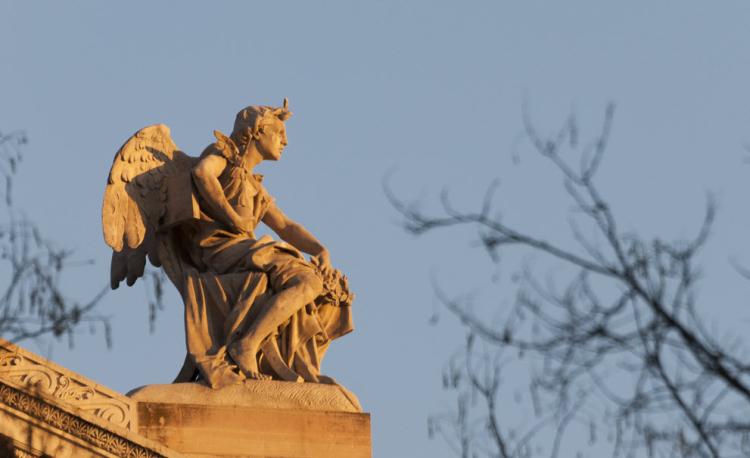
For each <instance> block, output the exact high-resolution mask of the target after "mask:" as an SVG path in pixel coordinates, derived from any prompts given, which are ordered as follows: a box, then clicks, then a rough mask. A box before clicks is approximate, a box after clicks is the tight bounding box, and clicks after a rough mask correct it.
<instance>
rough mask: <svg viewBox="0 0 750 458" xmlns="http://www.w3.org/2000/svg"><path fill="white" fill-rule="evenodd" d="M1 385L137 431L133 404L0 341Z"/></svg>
mask: <svg viewBox="0 0 750 458" xmlns="http://www.w3.org/2000/svg"><path fill="white" fill-rule="evenodd" d="M2 381H8V382H11V383H12V384H13V385H15V386H18V387H21V388H25V389H28V390H30V391H32V392H37V393H42V394H44V395H47V396H52V397H53V398H56V399H58V400H60V401H61V402H62V403H64V404H66V405H70V406H72V407H75V408H77V409H80V410H82V411H84V412H86V413H89V414H92V415H94V416H96V417H99V418H102V419H104V420H106V421H108V422H110V423H113V424H115V425H117V426H121V427H124V428H127V429H129V430H131V431H133V430H136V428H137V425H135V424H134V421H135V420H134V415H133V412H134V411H135V408H134V402H133V401H131V400H130V399H129V398H127V397H125V396H123V395H121V394H119V393H117V392H115V391H112V390H110V389H108V388H105V387H103V386H100V385H97V384H96V383H94V382H92V381H90V380H88V379H86V378H85V377H82V376H80V375H78V374H75V373H73V372H71V371H69V370H67V369H65V368H62V367H60V366H58V365H56V364H54V363H52V362H51V361H48V360H46V359H44V358H42V357H40V356H38V355H35V354H34V353H31V352H28V351H25V350H23V349H22V348H20V347H18V346H16V345H13V344H12V343H10V342H8V341H5V340H2V339H0V382H2Z"/></svg>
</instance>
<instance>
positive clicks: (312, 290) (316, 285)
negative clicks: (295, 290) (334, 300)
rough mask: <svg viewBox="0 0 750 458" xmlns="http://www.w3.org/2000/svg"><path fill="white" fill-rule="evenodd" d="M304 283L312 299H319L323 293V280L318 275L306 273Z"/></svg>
mask: <svg viewBox="0 0 750 458" xmlns="http://www.w3.org/2000/svg"><path fill="white" fill-rule="evenodd" d="M303 284H304V285H305V289H306V292H307V295H308V297H309V298H310V300H311V301H312V300H315V299H317V297H318V296H320V295H321V294H322V293H323V280H321V279H320V277H319V276H317V275H313V274H310V275H305V279H304V282H303Z"/></svg>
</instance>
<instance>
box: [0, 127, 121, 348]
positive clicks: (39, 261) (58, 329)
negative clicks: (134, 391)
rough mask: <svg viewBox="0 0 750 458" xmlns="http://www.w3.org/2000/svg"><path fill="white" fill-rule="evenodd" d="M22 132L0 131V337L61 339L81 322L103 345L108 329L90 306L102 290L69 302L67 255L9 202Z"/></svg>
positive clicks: (69, 338) (99, 298)
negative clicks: (97, 331) (95, 329)
mask: <svg viewBox="0 0 750 458" xmlns="http://www.w3.org/2000/svg"><path fill="white" fill-rule="evenodd" d="M26 143H27V139H26V136H25V134H24V133H23V132H20V131H17V132H12V133H10V134H2V133H0V179H2V181H3V184H4V186H2V188H3V190H4V199H3V201H4V204H5V205H4V206H3V205H0V207H2V211H4V212H5V213H6V217H7V220H6V221H5V222H0V271H1V272H3V275H2V277H3V278H4V279H6V280H5V281H3V282H2V283H0V288H2V289H1V290H0V336H3V337H4V338H6V339H9V340H11V341H14V342H19V341H22V340H26V339H34V338H37V337H40V336H44V335H51V336H54V337H56V338H61V337H63V336H67V337H68V340H69V342H70V343H72V339H73V333H74V330H75V329H76V328H77V327H78V326H80V325H84V324H88V325H90V326H100V327H101V328H102V329H103V331H104V336H105V339H106V342H107V345H108V346H109V345H111V340H112V339H111V330H110V325H109V321H108V319H107V317H105V316H102V315H99V314H96V313H95V308H96V306H97V305H98V304H99V302H100V301H101V298H102V297H103V296H104V294H105V292H106V288H103V289H102V290H101V291H100V292H99V293H97V294H96V295H95V296H94V297H92V298H91V299H89V300H88V301H85V302H79V301H77V300H74V299H71V298H69V297H68V296H67V295H66V294H65V293H64V291H63V287H62V279H61V276H62V274H63V272H64V271H65V270H66V269H67V268H68V267H70V266H71V261H70V257H71V254H72V253H71V252H70V251H69V250H66V249H64V248H59V247H57V246H56V245H55V244H54V243H53V242H52V241H50V240H49V239H47V238H46V237H45V236H44V235H42V232H41V230H40V229H39V227H38V226H37V225H36V224H35V223H33V222H32V221H30V220H29V219H28V218H27V217H25V216H24V215H23V214H22V213H21V212H19V211H18V210H17V209H16V207H15V206H14V202H13V199H12V188H13V180H14V178H15V174H16V171H17V170H18V164H19V163H20V162H21V160H22V151H21V147H22V146H23V145H25V144H26Z"/></svg>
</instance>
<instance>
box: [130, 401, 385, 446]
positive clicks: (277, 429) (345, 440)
mask: <svg viewBox="0 0 750 458" xmlns="http://www.w3.org/2000/svg"><path fill="white" fill-rule="evenodd" d="M138 421H139V431H140V433H141V434H142V435H144V436H146V437H148V438H150V439H153V440H155V441H158V442H160V443H163V444H164V445H166V446H168V447H170V448H172V449H174V450H177V451H179V452H181V453H183V454H185V455H186V456H190V457H201V458H208V457H234V458H239V457H245V458H251V457H253V458H255V457H274V458H302V457H305V458H318V457H319V458H370V456H371V442H370V415H369V414H366V413H348V412H318V411H310V410H306V411H305V410H290V409H258V408H249V407H231V406H224V405H216V406H207V405H191V404H166V403H145V402H139V403H138Z"/></svg>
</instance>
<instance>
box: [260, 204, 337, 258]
mask: <svg viewBox="0 0 750 458" xmlns="http://www.w3.org/2000/svg"><path fill="white" fill-rule="evenodd" d="M263 223H265V224H266V225H267V226H268V227H270V228H271V230H273V231H274V232H275V233H276V234H278V236H279V237H281V239H282V240H284V241H285V242H287V243H289V244H290V245H292V246H294V247H295V248H297V249H298V250H300V251H304V252H305V253H307V254H310V255H312V256H315V257H316V258H318V261H320V263H321V265H322V266H324V268H327V267H330V257H329V254H328V250H327V249H326V247H325V246H323V244H322V243H320V241H318V239H316V238H315V236H313V235H312V234H311V233H310V231H308V230H307V229H305V227H304V226H303V225H301V224H299V223H297V222H295V221H292V220H291V219H290V218H289V217H288V216H286V215H285V214H284V212H282V211H281V210H280V209H279V207H277V206H276V205H275V204H274V205H271V207H270V208H269V209H268V210H267V211H266V214H265V215H264V216H263Z"/></svg>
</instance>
